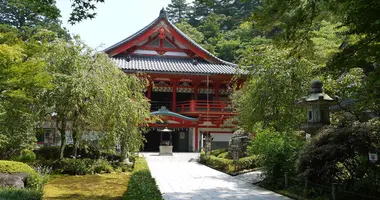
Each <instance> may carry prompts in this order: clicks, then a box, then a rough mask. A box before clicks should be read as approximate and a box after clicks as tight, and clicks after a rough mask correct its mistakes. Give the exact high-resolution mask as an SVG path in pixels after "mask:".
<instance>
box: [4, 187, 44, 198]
mask: <svg viewBox="0 0 380 200" xmlns="http://www.w3.org/2000/svg"><path fill="white" fill-rule="evenodd" d="M42 196H43V193H42V191H36V190H31V189H16V188H3V189H0V199H1V200H16V199H17V200H40V199H42Z"/></svg>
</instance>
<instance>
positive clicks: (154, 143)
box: [143, 130, 161, 152]
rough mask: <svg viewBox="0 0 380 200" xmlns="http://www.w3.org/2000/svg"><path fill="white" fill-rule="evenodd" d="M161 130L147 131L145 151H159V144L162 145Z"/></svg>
mask: <svg viewBox="0 0 380 200" xmlns="http://www.w3.org/2000/svg"><path fill="white" fill-rule="evenodd" d="M160 134H161V133H160V132H158V131H155V130H151V131H149V132H147V133H145V135H144V136H145V139H146V142H145V144H144V149H143V151H149V152H158V151H159V146H160V140H161V136H160Z"/></svg>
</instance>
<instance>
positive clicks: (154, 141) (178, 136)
mask: <svg viewBox="0 0 380 200" xmlns="http://www.w3.org/2000/svg"><path fill="white" fill-rule="evenodd" d="M161 134H162V141H164V142H165V141H170V135H171V136H172V145H173V152H187V151H189V147H188V146H189V130H188V129H185V130H182V131H173V132H172V133H161V132H158V131H157V130H151V131H149V132H147V133H145V139H146V140H147V141H146V142H145V144H144V149H143V151H146V152H158V151H159V148H160V143H161Z"/></svg>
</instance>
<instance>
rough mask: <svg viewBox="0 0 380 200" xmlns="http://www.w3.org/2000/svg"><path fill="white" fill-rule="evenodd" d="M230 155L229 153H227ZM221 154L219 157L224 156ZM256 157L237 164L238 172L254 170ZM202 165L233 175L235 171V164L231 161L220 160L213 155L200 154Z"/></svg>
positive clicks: (240, 160)
mask: <svg viewBox="0 0 380 200" xmlns="http://www.w3.org/2000/svg"><path fill="white" fill-rule="evenodd" d="M225 153H228V152H225ZM222 154H224V153H221V154H219V156H223V155H222ZM256 161H257V157H256V156H250V157H245V158H240V159H239V160H238V161H237V163H236V170H238V171H241V170H245V169H253V168H255V167H256ZM199 162H200V163H202V164H205V165H207V166H210V167H212V168H214V169H217V170H220V171H223V172H225V173H232V172H234V171H235V163H234V162H233V160H231V159H225V158H219V157H215V156H213V155H211V156H208V157H206V155H205V152H203V151H202V152H201V154H200V160H199Z"/></svg>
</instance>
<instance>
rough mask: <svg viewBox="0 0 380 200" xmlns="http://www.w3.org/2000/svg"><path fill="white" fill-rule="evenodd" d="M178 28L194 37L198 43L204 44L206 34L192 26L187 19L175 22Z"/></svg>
mask: <svg viewBox="0 0 380 200" xmlns="http://www.w3.org/2000/svg"><path fill="white" fill-rule="evenodd" d="M175 26H176V27H177V28H179V29H180V30H181V31H182V32H184V33H185V34H186V35H187V36H189V37H190V38H191V39H193V40H194V41H195V42H196V43H198V44H202V42H203V40H204V36H203V34H202V33H201V32H199V31H198V30H197V29H196V28H194V27H193V26H191V25H190V24H189V23H187V22H186V21H182V22H180V23H177V24H175Z"/></svg>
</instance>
